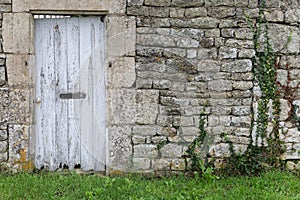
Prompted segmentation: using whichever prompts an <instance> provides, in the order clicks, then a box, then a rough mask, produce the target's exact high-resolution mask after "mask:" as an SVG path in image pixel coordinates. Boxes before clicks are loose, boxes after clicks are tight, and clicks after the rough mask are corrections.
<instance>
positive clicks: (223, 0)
mask: <svg viewBox="0 0 300 200" xmlns="http://www.w3.org/2000/svg"><path fill="white" fill-rule="evenodd" d="M233 5H234V1H233V0H205V6H233Z"/></svg>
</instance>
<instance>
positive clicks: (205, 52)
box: [198, 48, 218, 59]
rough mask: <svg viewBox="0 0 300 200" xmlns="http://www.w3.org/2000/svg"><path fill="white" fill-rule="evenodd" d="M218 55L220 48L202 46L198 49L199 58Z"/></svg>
mask: <svg viewBox="0 0 300 200" xmlns="http://www.w3.org/2000/svg"><path fill="white" fill-rule="evenodd" d="M217 56H218V50H217V49H216V48H210V49H208V48H200V49H199V51H198V58H199V59H216V58H217Z"/></svg>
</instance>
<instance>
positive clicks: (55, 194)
mask: <svg viewBox="0 0 300 200" xmlns="http://www.w3.org/2000/svg"><path fill="white" fill-rule="evenodd" d="M0 199H1V200H4V199H101V200H102V199H126V200H127V199H226V200H227V199H234V200H236V199H272V200H276V199H300V179H299V177H297V176H295V175H293V174H291V173H290V174H289V173H286V172H268V173H265V174H262V175H261V176H260V177H252V178H249V177H228V178H221V179H219V180H217V179H214V180H208V179H203V178H197V179H196V178H194V179H187V178H185V177H183V176H179V177H172V178H145V177H141V176H127V177H99V176H94V175H89V176H80V175H76V174H71V175H63V174H54V173H44V174H19V175H13V176H8V175H2V176H1V178H0Z"/></svg>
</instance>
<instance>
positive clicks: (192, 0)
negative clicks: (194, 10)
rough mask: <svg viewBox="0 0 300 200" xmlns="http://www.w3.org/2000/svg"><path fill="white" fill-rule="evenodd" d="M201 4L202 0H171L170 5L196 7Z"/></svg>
mask: <svg viewBox="0 0 300 200" xmlns="http://www.w3.org/2000/svg"><path fill="white" fill-rule="evenodd" d="M203 4H204V0H188V1H187V0H172V5H173V6H176V7H177V6H178V7H197V6H203Z"/></svg>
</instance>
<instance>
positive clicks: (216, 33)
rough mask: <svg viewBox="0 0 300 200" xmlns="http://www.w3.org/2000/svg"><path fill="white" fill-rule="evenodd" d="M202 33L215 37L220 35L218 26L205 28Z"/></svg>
mask: <svg viewBox="0 0 300 200" xmlns="http://www.w3.org/2000/svg"><path fill="white" fill-rule="evenodd" d="M204 34H205V37H212V38H216V37H220V35H221V31H220V29H218V28H213V29H206V30H205V32H204Z"/></svg>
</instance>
